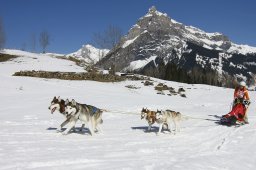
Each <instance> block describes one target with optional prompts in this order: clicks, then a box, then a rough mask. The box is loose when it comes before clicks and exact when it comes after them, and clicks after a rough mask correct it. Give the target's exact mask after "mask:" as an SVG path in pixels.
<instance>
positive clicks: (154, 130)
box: [131, 126, 159, 133]
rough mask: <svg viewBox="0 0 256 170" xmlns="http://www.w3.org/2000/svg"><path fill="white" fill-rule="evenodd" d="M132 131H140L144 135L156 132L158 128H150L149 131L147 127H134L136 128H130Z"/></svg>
mask: <svg viewBox="0 0 256 170" xmlns="http://www.w3.org/2000/svg"><path fill="white" fill-rule="evenodd" d="M131 129H132V130H142V131H143V132H145V133H150V132H158V129H159V127H156V126H152V127H151V130H148V126H136V127H131Z"/></svg>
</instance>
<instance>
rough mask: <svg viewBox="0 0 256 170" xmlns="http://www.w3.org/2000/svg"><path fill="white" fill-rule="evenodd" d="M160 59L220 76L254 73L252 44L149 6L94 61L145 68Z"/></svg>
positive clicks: (124, 68)
mask: <svg viewBox="0 0 256 170" xmlns="http://www.w3.org/2000/svg"><path fill="white" fill-rule="evenodd" d="M160 63H164V64H167V63H175V64H176V65H177V66H178V67H179V68H183V69H186V70H187V71H188V72H189V71H191V70H192V69H193V68H195V67H199V68H201V69H206V70H213V71H216V72H218V73H219V75H220V76H221V75H223V74H227V75H230V76H233V77H240V78H242V79H246V78H249V79H250V78H251V77H253V74H254V73H256V48H255V47H250V46H248V45H238V44H235V43H233V42H231V41H230V40H229V38H228V37H227V36H225V35H223V34H221V33H218V32H216V33H207V32H205V31H203V30H200V29H198V28H195V27H192V26H186V25H184V24H182V23H179V22H177V21H175V20H173V19H171V18H169V17H168V16H167V14H164V13H161V12H159V11H157V10H156V8H155V7H152V8H150V9H149V11H148V13H147V14H146V15H145V16H144V17H141V18H140V19H139V20H138V21H137V23H136V24H135V25H134V26H133V27H132V28H131V29H130V30H129V32H128V34H127V35H126V36H124V37H123V38H122V40H121V42H120V43H119V44H118V45H117V46H116V47H115V48H114V49H112V50H111V51H110V52H109V53H108V54H107V55H106V57H105V58H104V59H103V60H102V61H100V62H99V63H98V65H101V66H103V67H106V68H108V67H110V66H111V65H113V64H115V65H116V69H117V70H118V71H119V70H121V71H139V72H140V71H141V70H143V72H145V71H147V68H152V67H154V68H158V65H159V64H160ZM149 65H150V66H149Z"/></svg>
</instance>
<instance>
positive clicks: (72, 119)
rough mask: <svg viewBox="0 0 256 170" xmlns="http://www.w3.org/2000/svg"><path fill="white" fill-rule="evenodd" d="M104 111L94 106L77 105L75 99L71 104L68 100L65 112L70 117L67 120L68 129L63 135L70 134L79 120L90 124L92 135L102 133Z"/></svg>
mask: <svg viewBox="0 0 256 170" xmlns="http://www.w3.org/2000/svg"><path fill="white" fill-rule="evenodd" d="M103 111H104V110H102V109H99V108H96V107H94V106H90V105H86V104H80V103H77V102H76V101H75V100H74V99H72V101H71V102H69V100H66V108H65V112H66V114H68V115H69V118H68V119H67V120H66V122H67V123H68V128H67V129H66V130H65V131H64V132H63V134H64V135H66V134H68V132H69V131H70V129H71V128H72V127H74V126H75V124H76V122H77V120H80V121H82V122H85V123H88V127H89V130H90V133H91V135H93V134H94V132H95V130H97V131H101V129H100V127H99V124H102V123H103V120H102V113H103ZM63 123H64V122H63ZM90 125H91V127H90Z"/></svg>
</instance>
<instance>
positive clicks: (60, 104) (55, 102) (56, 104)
mask: <svg viewBox="0 0 256 170" xmlns="http://www.w3.org/2000/svg"><path fill="white" fill-rule="evenodd" d="M65 107H66V104H65V100H63V99H61V98H60V96H59V97H58V98H57V97H56V96H54V98H53V99H52V101H51V104H50V106H49V107H48V109H49V110H51V114H53V113H54V112H55V111H59V112H60V113H61V114H62V115H63V116H64V117H65V119H66V120H67V119H68V118H69V115H67V114H66V112H65ZM66 124H67V122H66V121H64V122H63V123H62V124H61V125H60V127H59V128H58V129H57V131H61V129H62V128H63V127H64V126H65V125H66ZM83 128H84V124H82V126H81V128H80V131H82V130H83Z"/></svg>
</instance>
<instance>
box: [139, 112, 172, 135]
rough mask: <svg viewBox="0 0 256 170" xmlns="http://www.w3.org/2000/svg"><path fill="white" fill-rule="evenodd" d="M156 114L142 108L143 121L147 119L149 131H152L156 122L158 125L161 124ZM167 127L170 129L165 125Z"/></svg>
mask: <svg viewBox="0 0 256 170" xmlns="http://www.w3.org/2000/svg"><path fill="white" fill-rule="evenodd" d="M156 113H157V112H155V111H152V110H149V109H147V108H144V107H143V108H142V110H141V119H144V118H145V119H146V120H147V122H148V131H150V130H151V127H152V125H153V124H154V123H155V122H156V123H158V124H159V123H161V121H160V122H159V120H158V119H156ZM164 125H165V127H166V128H168V124H166V123H164Z"/></svg>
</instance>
